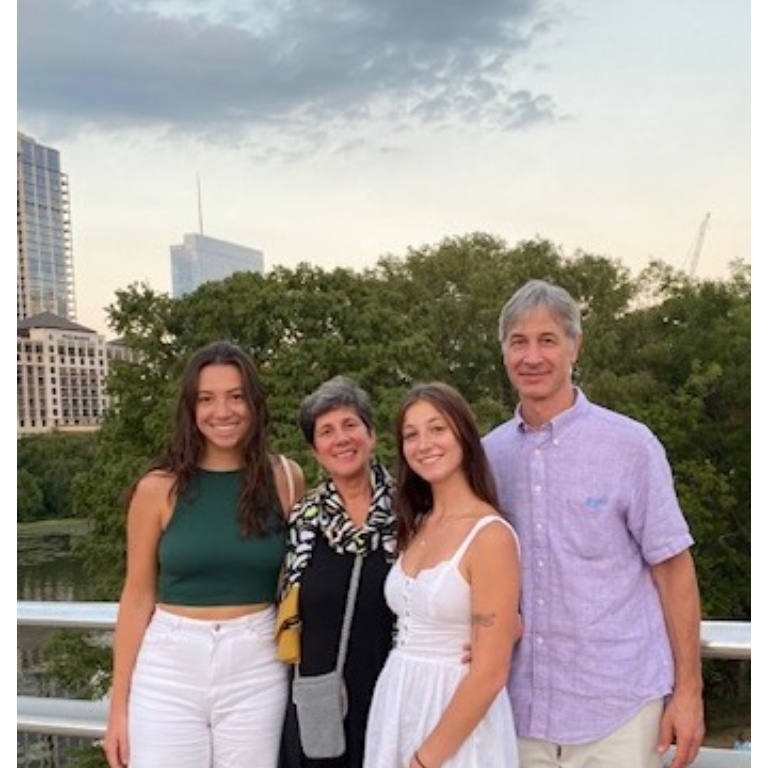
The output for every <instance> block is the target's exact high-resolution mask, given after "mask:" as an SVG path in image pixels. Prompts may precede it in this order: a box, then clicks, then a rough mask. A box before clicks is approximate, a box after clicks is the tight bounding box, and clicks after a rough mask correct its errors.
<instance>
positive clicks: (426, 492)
mask: <svg viewBox="0 0 768 768" xmlns="http://www.w3.org/2000/svg"><path fill="white" fill-rule="evenodd" d="M421 401H424V402H427V403H430V404H431V405H433V406H434V407H435V408H436V409H437V410H438V411H439V412H440V413H441V414H442V415H443V416H444V417H445V419H446V420H447V422H448V424H449V425H450V428H451V430H452V432H453V434H454V435H455V436H456V439H457V440H458V441H459V445H460V446H461V452H462V460H461V467H462V470H463V471H464V475H465V476H466V478H467V482H468V483H469V486H470V488H471V489H472V491H473V492H474V493H475V495H476V496H477V497H478V498H479V499H481V500H482V501H485V502H487V503H488V504H490V505H492V506H493V507H495V508H496V509H498V507H499V503H498V495H497V493H496V483H495V481H494V479H493V473H492V471H491V466H490V464H489V462H488V458H487V457H486V455H485V449H484V448H483V444H482V442H481V440H480V432H479V430H478V428H477V423H476V422H475V417H474V414H473V413H472V409H471V408H470V407H469V403H467V401H466V400H465V399H464V397H463V396H462V395H461V393H460V392H459V391H458V390H456V389H454V388H453V387H451V386H450V385H449V384H445V383H444V382H442V381H432V382H429V383H425V384H416V385H415V386H414V387H413V388H412V389H411V390H410V391H409V392H408V394H407V395H406V396H405V398H404V399H403V401H402V403H401V404H400V410H399V412H398V415H397V420H396V422H395V438H396V440H397V470H396V475H397V480H396V490H395V495H394V497H393V499H392V509H393V510H394V512H395V515H396V516H397V520H398V533H397V544H398V549H400V550H402V549H404V548H405V546H406V545H407V544H408V542H409V541H410V540H411V539H412V538H413V536H414V535H415V534H416V532H417V531H418V530H419V527H420V525H421V523H422V522H423V520H424V516H425V515H426V514H427V513H428V512H429V511H430V510H431V509H432V505H433V503H434V499H433V496H432V486H430V484H429V483H428V482H427V481H426V480H424V479H423V478H422V477H420V476H419V475H417V474H416V473H415V472H414V471H413V470H412V469H411V468H410V467H409V466H408V462H407V461H406V460H405V455H404V453H403V422H404V421H405V414H406V412H407V411H408V409H409V408H410V407H411V406H412V405H414V404H415V403H418V402H421Z"/></svg>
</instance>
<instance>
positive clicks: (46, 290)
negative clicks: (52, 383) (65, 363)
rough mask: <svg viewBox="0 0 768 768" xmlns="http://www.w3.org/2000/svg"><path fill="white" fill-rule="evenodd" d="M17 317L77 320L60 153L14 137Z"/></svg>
mask: <svg viewBox="0 0 768 768" xmlns="http://www.w3.org/2000/svg"><path fill="white" fill-rule="evenodd" d="M16 163H17V176H16V191H17V193H16V222H17V229H18V258H19V260H18V267H17V271H16V319H17V320H24V319H25V318H28V317H31V316H33V315H37V314H40V313H42V312H51V313H52V314H54V315H57V316H58V317H62V318H65V319H67V320H71V321H75V320H76V314H77V313H76V309H75V274H74V265H73V260H72V231H71V223H70V210H69V182H68V178H67V174H65V173H63V172H62V170H61V162H60V158H59V152H58V151H57V150H55V149H52V148H50V147H44V146H43V145H42V144H38V143H37V142H36V141H35V140H34V139H31V138H30V137H29V136H25V135H24V134H23V133H19V132H17V134H16Z"/></svg>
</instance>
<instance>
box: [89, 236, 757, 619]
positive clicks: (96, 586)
mask: <svg viewBox="0 0 768 768" xmlns="http://www.w3.org/2000/svg"><path fill="white" fill-rule="evenodd" d="M533 277H538V278H545V279H549V280H552V281H555V282H557V283H560V284H561V285H563V286H564V287H565V288H567V289H568V290H569V291H570V292H571V293H572V295H573V296H574V297H575V298H577V300H578V301H579V302H580V304H581V306H582V310H583V318H584V335H585V341H584V346H583V349H582V353H581V357H580V360H579V365H578V371H577V375H578V381H579V384H580V386H582V387H583V388H584V390H585V392H586V393H587V395H588V396H589V397H590V398H591V399H592V400H594V401H595V402H599V403H601V404H602V405H605V406H607V407H609V408H615V409H616V410H619V411H622V412H624V413H627V414H628V415H630V416H633V417H635V418H638V419H640V420H642V421H644V422H645V423H647V424H648V426H649V427H650V428H651V429H652V430H653V431H654V432H655V433H656V434H657V435H658V436H659V438H660V439H661V440H662V442H663V443H664V445H665V446H666V449H667V452H668V455H669V458H670V462H671V464H672V467H673V471H674V473H675V480H676V483H677V488H678V492H679V495H680V499H681V503H682V506H683V509H684V511H685V513H686V515H687V517H688V520H689V523H690V525H691V528H692V530H693V533H694V537H695V539H696V545H695V551H694V555H695V557H696V559H697V564H698V568H699V573H700V581H701V585H702V599H703V609H704V614H705V616H708V617H730V618H749V615H750V594H751V587H750V546H751V544H750V541H751V533H750V503H751V498H750V429H751V427H750V423H751V419H750V310H751V306H750V304H751V283H750V273H749V269H748V267H746V266H745V265H744V264H742V263H739V262H736V263H734V264H733V265H732V267H731V271H730V274H729V275H728V276H727V277H724V278H722V279H720V280H717V281H711V280H695V279H692V278H690V277H687V276H686V275H685V274H683V273H682V272H677V271H675V270H673V269H671V268H670V267H668V266H665V265H664V264H662V263H653V264H651V265H650V266H649V267H647V268H646V269H645V270H644V271H643V272H642V273H641V274H640V275H639V276H638V277H637V278H632V276H631V275H630V274H629V272H628V270H627V269H626V268H625V267H623V266H622V265H621V264H620V263H619V262H618V261H615V260H612V259H609V258H606V257H603V256H595V255H591V254H586V253H582V252H576V253H574V254H571V255H565V254H563V253H561V252H560V251H559V250H558V249H557V248H556V247H555V246H553V245H552V244H551V243H549V242H547V241H545V240H535V241H525V242H521V243H519V244H517V245H515V246H509V245H508V244H507V243H505V242H504V241H503V240H500V239H499V238H496V237H492V236H490V235H487V234H483V233H473V234H469V235H466V236H463V237H455V238H448V239H445V240H443V241H441V242H439V243H437V244H435V245H432V246H424V247H421V248H418V249H410V250H408V251H407V253H406V254H405V255H403V256H399V257H398V256H392V255H390V256H386V257H383V258H381V259H380V260H379V262H378V263H377V265H376V266H375V267H374V268H370V269H366V270H363V271H360V272H355V271H352V270H349V269H334V270H331V271H326V270H322V269H319V268H317V267H312V266H309V265H308V264H301V265H299V266H298V267H297V268H296V269H285V268H279V269H276V270H274V271H272V272H270V273H268V274H266V275H259V274H254V273H238V274H235V275H233V276H232V277H230V278H227V279H226V280H222V281H217V282H211V283H207V284H205V285H203V286H201V287H200V288H199V289H198V290H197V291H195V292H194V293H191V294H188V295H186V296H184V297H183V298H181V299H176V300H173V299H170V298H169V297H168V296H167V295H165V294H159V293H155V292H154V291H152V290H151V289H150V288H148V287H147V286H146V285H141V284H135V285H132V286H129V287H128V288H126V289H125V290H122V291H119V292H118V293H117V295H116V301H115V303H114V304H113V305H112V306H111V307H110V308H109V319H110V325H111V327H112V328H113V330H114V331H115V332H116V333H117V334H118V335H119V336H121V337H122V339H123V341H124V342H125V343H126V344H128V345H129V346H130V347H131V348H132V349H133V350H135V352H136V356H137V357H136V360H135V361H134V362H125V361H123V362H118V363H115V364H114V366H113V368H111V369H110V377H109V385H108V386H109V390H110V393H111V394H112V395H114V396H115V398H116V405H115V406H114V407H113V409H112V410H111V411H110V412H109V413H108V414H107V416H106V418H105V420H104V424H103V426H102V429H101V431H100V434H99V436H98V451H97V453H96V456H95V458H94V460H93V462H92V466H91V470H90V471H89V472H87V473H81V474H80V475H79V476H78V480H77V484H76V487H75V491H74V503H75V504H76V507H77V509H78V510H80V511H82V512H83V513H84V514H85V515H87V516H88V517H89V518H90V520H91V522H92V524H93V528H92V530H93V534H92V535H91V536H89V537H87V538H86V539H85V540H84V541H83V543H82V545H81V546H82V549H81V554H82V555H83V556H84V558H85V564H86V567H87V568H88V569H89V571H90V573H91V579H90V581H91V584H92V585H93V591H94V594H93V598H94V599H109V600H113V599H116V598H117V596H118V594H119V589H120V584H121V582H122V575H123V570H122V569H123V546H124V544H123V535H124V520H123V514H124V512H123V509H122V505H121V503H120V499H121V494H122V491H123V490H124V489H125V488H126V487H127V486H128V484H129V483H130V482H131V481H132V480H133V479H134V478H135V476H136V475H137V473H139V472H140V471H141V469H142V467H143V466H144V465H145V463H146V462H147V461H148V460H149V459H150V457H152V456H154V455H155V454H156V453H158V452H159V451H161V450H162V449H163V448H164V447H165V444H166V441H167V439H168V436H169V434H170V427H171V417H172V405H173V399H174V396H175V393H176V388H177V381H178V377H179V375H180V373H181V370H182V367H183V365H184V363H185V361H186V359H187V357H188V356H189V354H190V353H192V352H193V351H194V350H195V349H197V348H198V347H200V346H201V345H203V344H205V343H207V342H209V341H212V340H214V339H220V338H227V339H231V340H232V341H234V342H236V343H237V344H239V345H241V346H242V347H243V348H244V349H246V350H247V351H248V352H249V353H250V354H251V355H252V356H253V359H254V361H255V362H256V365H257V367H258V370H259V371H260V375H261V377H262V379H263V381H264V384H265V386H266V389H267V392H268V396H269V410H270V417H271V435H270V441H271V446H272V449H273V450H274V451H280V452H284V453H286V454H288V455H290V456H292V457H293V458H296V459H297V460H298V461H299V462H300V463H301V464H302V466H303V468H304V471H305V473H306V474H307V478H308V480H309V482H310V483H312V482H313V481H315V480H316V479H317V478H318V469H317V467H316V466H315V464H314V461H313V459H312V455H311V451H310V450H309V447H308V446H307V445H305V444H304V442H303V439H302V436H301V434H300V431H299V429H298V425H297V414H298V409H299V405H300V403H301V400H302V398H303V397H304V396H305V395H307V394H308V393H309V392H310V391H311V390H312V389H314V388H315V387H316V386H317V385H319V384H320V383H321V382H322V381H324V380H325V379H327V378H328V377H330V376H333V375H335V374H338V373H344V374H347V375H349V376H352V377H353V378H355V379H356V380H357V381H358V382H359V383H360V384H361V385H362V386H363V387H364V388H366V389H367V390H368V391H369V392H370V394H371V396H372V400H373V403H374V405H375V408H376V418H377V431H378V436H379V448H378V453H379V455H380V457H381V458H382V459H383V460H384V461H385V463H388V464H390V466H391V464H392V462H393V459H394V455H395V452H394V446H393V437H392V424H393V420H394V416H395V413H396V410H397V407H398V404H399V402H400V400H401V398H402V396H403V395H404V393H405V391H406V390H407V389H408V388H409V387H410V385H411V384H413V383H414V382H416V381H426V380H431V379H440V380H443V381H446V382H449V383H450V384H452V385H454V386H455V387H457V388H458V389H459V390H460V391H461V392H462V393H463V394H464V395H465V397H466V398H467V399H468V400H469V402H470V403H471V404H472V406H473V409H474V412H475V414H476V417H477V421H478V424H479V426H480V428H481V431H482V432H486V431H488V430H489V429H490V428H492V427H493V426H495V425H496V424H498V423H500V422H501V421H503V420H505V419H507V418H509V416H510V415H511V413H512V410H513V408H514V406H515V395H514V393H513V392H512V391H511V389H510V386H509V383H508V381H507V378H506V374H505V372H504V368H503V365H502V361H501V354H500V348H499V342H498V329H497V326H498V316H499V312H500V310H501V307H502V306H503V304H504V302H505V301H506V300H507V299H508V298H509V296H510V295H511V294H512V293H513V292H514V290H515V289H516V288H517V287H519V286H520V285H521V284H522V283H523V282H524V281H526V280H528V279H530V278H533Z"/></svg>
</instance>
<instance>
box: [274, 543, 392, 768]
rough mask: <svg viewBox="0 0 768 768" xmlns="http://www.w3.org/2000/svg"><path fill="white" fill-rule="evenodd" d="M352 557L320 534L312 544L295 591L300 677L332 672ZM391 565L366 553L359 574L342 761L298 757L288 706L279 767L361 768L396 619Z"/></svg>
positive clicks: (380, 556) (349, 652)
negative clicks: (388, 582) (388, 589)
mask: <svg viewBox="0 0 768 768" xmlns="http://www.w3.org/2000/svg"><path fill="white" fill-rule="evenodd" d="M354 560H355V556H354V555H353V554H343V555H340V554H337V553H336V552H334V551H333V550H332V549H331V548H330V547H329V546H328V543H327V542H326V540H325V538H324V536H322V534H320V535H318V537H317V539H316V540H315V546H314V551H313V553H312V559H311V560H310V562H309V563H308V564H307V566H306V570H305V571H304V574H303V575H302V578H301V588H300V590H299V609H300V613H301V622H302V630H301V659H302V660H301V674H302V675H321V674H325V673H326V672H330V671H331V670H332V669H334V668H335V667H336V655H337V652H338V648H339V635H340V633H341V623H342V619H343V617H344V607H345V605H346V599H347V589H348V587H349V578H350V576H351V574H352V564H353V563H354ZM389 568H390V565H389V563H387V561H386V559H385V552H384V550H383V549H377V550H375V551H373V552H371V553H369V554H368V555H367V556H366V557H365V560H364V561H363V567H362V570H361V573H360V586H359V587H358V593H357V601H356V602H355V608H354V616H353V619H352V627H351V630H350V635H349V644H348V646H347V659H346V663H345V665H344V679H345V682H346V685H347V695H348V701H349V709H348V713H347V717H346V721H345V731H346V739H347V751H346V754H345V755H343V756H342V757H338V758H333V759H328V760H313V759H310V758H307V757H304V755H303V754H302V753H301V747H300V742H299V731H298V723H297V721H296V708H295V706H294V705H293V704H292V703H290V702H289V704H288V712H287V715H286V721H285V728H284V730H283V748H282V754H281V759H280V768H310V767H312V766H317V767H318V768H320V766H322V768H362V765H363V748H364V746H365V726H366V721H367V718H368V710H369V708H370V705H371V698H372V696H373V688H374V686H375V685H376V678H377V677H378V676H379V672H380V671H381V668H382V667H383V666H384V662H385V661H386V659H387V654H388V653H389V650H390V648H391V647H392V636H393V631H394V615H393V613H392V612H391V611H390V610H389V607H388V606H387V603H386V601H385V599H384V580H385V579H386V577H387V573H388V572H389Z"/></svg>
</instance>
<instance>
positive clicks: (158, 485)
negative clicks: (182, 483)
mask: <svg viewBox="0 0 768 768" xmlns="http://www.w3.org/2000/svg"><path fill="white" fill-rule="evenodd" d="M175 480H176V476H175V475H174V474H173V473H172V472H166V471H164V470H160V469H155V470H153V471H152V472H147V474H146V475H144V476H143V477H142V478H140V479H139V481H138V482H137V483H136V490H135V492H134V498H136V497H140V498H147V499H152V498H160V497H162V498H168V495H169V494H170V492H171V489H172V488H173V484H174V482H175Z"/></svg>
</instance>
